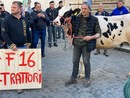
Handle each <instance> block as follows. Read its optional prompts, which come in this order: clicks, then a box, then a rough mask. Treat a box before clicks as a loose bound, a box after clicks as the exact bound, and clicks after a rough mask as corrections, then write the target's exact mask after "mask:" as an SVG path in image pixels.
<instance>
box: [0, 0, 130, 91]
mask: <svg viewBox="0 0 130 98" xmlns="http://www.w3.org/2000/svg"><path fill="white" fill-rule="evenodd" d="M49 5H50V6H49V8H47V9H46V10H45V11H43V10H42V8H41V4H40V3H39V2H35V3H34V7H33V8H31V9H29V10H28V11H23V9H22V3H21V2H19V1H14V2H13V3H12V6H11V14H9V13H8V12H7V11H5V9H4V4H0V25H1V30H0V31H1V32H0V46H1V48H4V49H7V48H10V49H12V50H14V51H17V49H27V48H37V44H38V41H39V39H41V54H42V55H41V57H45V39H46V32H47V31H48V46H49V47H50V48H51V47H52V45H54V46H55V47H58V44H57V39H58V38H61V33H62V35H63V39H65V33H64V30H63V28H62V27H59V26H55V25H54V24H53V21H54V19H55V18H56V17H57V16H58V11H59V10H60V9H61V8H62V7H63V2H62V1H60V2H59V6H58V7H57V8H55V2H54V1H50V2H49ZM23 12H24V13H23ZM128 13H129V11H128V10H127V9H126V8H125V7H124V6H123V1H121V0H120V1H118V2H117V7H116V8H115V9H114V10H113V11H112V13H111V14H110V13H108V12H107V11H105V10H104V6H103V4H99V7H98V11H97V12H96V13H95V15H102V16H112V15H123V14H128ZM73 19H74V20H72V21H73V22H72V27H73V28H74V29H73V30H74V31H73V34H74V36H83V38H82V39H81V38H74V39H73V45H74V50H73V72H72V75H71V79H70V80H68V81H67V82H66V83H65V85H66V86H68V85H70V84H75V83H77V80H76V79H77V75H78V70H79V61H80V57H81V55H82V56H83V63H84V65H85V81H84V86H85V87H88V86H89V85H90V83H91V81H90V74H91V66H90V55H91V51H92V50H94V49H95V48H96V39H97V38H99V37H100V36H101V29H100V26H99V22H98V19H97V18H96V17H94V16H93V15H91V6H90V5H89V4H87V3H86V2H85V3H83V4H82V5H81V14H80V15H78V16H75V18H73ZM16 28H17V29H16ZM86 28H87V29H86ZM61 31H62V32H61ZM86 32H90V33H86ZM99 53H100V50H99V49H97V51H96V53H95V55H97V54H99ZM104 55H105V56H109V55H108V53H107V50H104ZM21 92H22V90H18V93H21Z"/></svg>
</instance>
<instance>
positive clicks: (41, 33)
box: [32, 29, 46, 55]
mask: <svg viewBox="0 0 130 98" xmlns="http://www.w3.org/2000/svg"><path fill="white" fill-rule="evenodd" d="M32 33H33V40H32V48H37V44H38V41H39V39H40V38H41V52H42V55H44V51H45V39H46V29H44V30H37V31H32Z"/></svg>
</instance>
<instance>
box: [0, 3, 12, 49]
mask: <svg viewBox="0 0 130 98" xmlns="http://www.w3.org/2000/svg"><path fill="white" fill-rule="evenodd" d="M9 15H10V13H9V12H7V11H5V7H4V4H3V3H1V4H0V26H1V23H2V21H3V20H4V19H5V18H6V17H8V16H9ZM0 40H1V42H0V43H1V48H4V49H7V44H6V43H5V41H4V40H3V38H2V36H1V28H0Z"/></svg>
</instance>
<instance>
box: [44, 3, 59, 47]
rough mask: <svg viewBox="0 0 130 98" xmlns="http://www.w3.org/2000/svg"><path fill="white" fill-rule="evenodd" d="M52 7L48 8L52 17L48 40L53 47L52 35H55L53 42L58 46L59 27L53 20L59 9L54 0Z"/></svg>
mask: <svg viewBox="0 0 130 98" xmlns="http://www.w3.org/2000/svg"><path fill="white" fill-rule="evenodd" d="M49 4H50V7H49V8H47V9H46V13H47V15H48V16H49V18H50V25H49V27H48V42H49V47H52V36H53V42H54V46H55V47H58V45H57V27H56V26H54V24H53V21H54V19H55V18H56V17H57V15H58V11H57V9H56V8H55V7H54V5H55V3H54V1H50V3H49Z"/></svg>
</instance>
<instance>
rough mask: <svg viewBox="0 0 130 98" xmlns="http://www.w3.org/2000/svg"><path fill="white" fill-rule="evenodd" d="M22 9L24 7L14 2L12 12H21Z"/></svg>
mask: <svg viewBox="0 0 130 98" xmlns="http://www.w3.org/2000/svg"><path fill="white" fill-rule="evenodd" d="M21 11H22V8H20V7H19V6H18V4H17V3H15V4H12V6H11V13H12V14H20V13H21Z"/></svg>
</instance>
